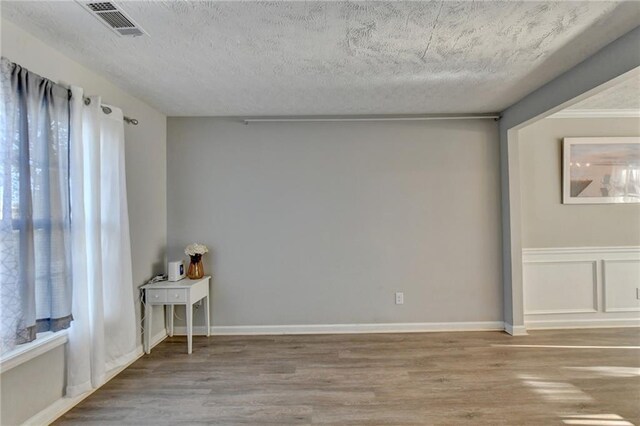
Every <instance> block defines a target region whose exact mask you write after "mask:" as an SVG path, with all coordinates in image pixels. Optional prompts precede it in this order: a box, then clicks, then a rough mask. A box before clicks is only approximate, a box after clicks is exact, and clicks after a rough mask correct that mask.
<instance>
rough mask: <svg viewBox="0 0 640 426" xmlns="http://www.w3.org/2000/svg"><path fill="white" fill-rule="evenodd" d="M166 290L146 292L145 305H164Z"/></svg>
mask: <svg viewBox="0 0 640 426" xmlns="http://www.w3.org/2000/svg"><path fill="white" fill-rule="evenodd" d="M166 301H167V290H159V289H153V290H151V289H149V290H147V303H166Z"/></svg>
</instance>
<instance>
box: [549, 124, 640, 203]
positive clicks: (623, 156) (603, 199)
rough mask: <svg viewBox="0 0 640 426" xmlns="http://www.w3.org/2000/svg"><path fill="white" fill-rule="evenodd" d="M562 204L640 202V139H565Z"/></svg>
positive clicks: (563, 143) (563, 146)
mask: <svg viewBox="0 0 640 426" xmlns="http://www.w3.org/2000/svg"><path fill="white" fill-rule="evenodd" d="M562 203H563V204H620V203H640V137H635V136H634V137H580V138H564V139H563V142H562Z"/></svg>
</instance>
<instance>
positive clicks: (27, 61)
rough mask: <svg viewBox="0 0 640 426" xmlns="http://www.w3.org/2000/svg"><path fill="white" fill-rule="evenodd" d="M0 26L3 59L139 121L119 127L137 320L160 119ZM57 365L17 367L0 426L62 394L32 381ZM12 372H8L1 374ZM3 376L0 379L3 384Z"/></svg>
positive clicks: (162, 226)
mask: <svg viewBox="0 0 640 426" xmlns="http://www.w3.org/2000/svg"><path fill="white" fill-rule="evenodd" d="M1 27H2V55H3V56H6V57H8V58H9V59H10V60H12V61H14V62H16V63H19V64H20V65H22V66H24V67H26V68H28V69H30V70H31V71H33V72H35V73H37V74H40V75H42V76H44V77H47V78H50V79H52V80H54V81H64V82H67V83H69V84H74V85H78V86H81V87H83V88H84V89H85V93H87V94H89V95H93V94H96V95H101V96H102V99H103V102H105V103H108V104H112V105H115V106H118V107H120V108H122V109H123V110H124V112H125V114H126V115H128V116H131V117H135V118H137V119H138V120H139V121H140V124H139V125H138V126H130V125H126V124H125V140H126V153H125V155H126V172H127V192H128V203H129V221H130V232H131V252H132V258H133V285H134V288H132V289H131V297H132V298H134V299H135V300H136V316H137V318H138V320H140V303H138V302H137V300H138V291H137V289H136V288H137V287H138V286H140V285H142V284H143V283H144V282H145V281H146V280H147V279H148V278H149V277H151V276H152V275H153V274H154V273H161V272H163V271H164V269H165V266H164V265H165V260H164V259H165V245H166V229H167V220H166V208H167V198H166V167H165V164H166V117H165V116H164V115H163V114H161V113H159V112H158V111H156V110H155V109H153V108H151V107H149V106H148V105H147V104H145V103H143V102H142V101H140V100H138V99H136V98H134V97H132V96H130V95H128V94H127V93H126V92H124V91H122V90H120V89H119V88H118V87H116V86H114V85H113V84H112V83H110V82H109V81H107V80H105V79H104V78H102V77H100V76H99V74H96V73H94V72H93V71H91V70H88V69H87V68H85V67H83V66H81V65H79V64H78V63H77V62H74V61H72V60H71V59H69V58H67V57H66V56H63V55H62V54H60V53H59V52H57V51H56V50H54V49H52V48H51V47H49V46H47V45H46V44H45V43H43V42H42V41H40V40H38V39H36V38H35V37H33V36H31V35H30V34H28V33H26V32H25V31H23V30H21V29H20V28H18V27H16V26H15V25H13V24H12V23H10V22H8V21H4V20H3V21H2V26H1ZM160 312H161V311H158V313H160ZM156 320H157V321H154V327H153V332H154V334H155V333H157V332H160V331H161V330H162V329H164V323H163V318H162V315H156ZM138 323H140V321H138ZM43 360H44V361H43ZM63 361H64V357H61V356H60V355H59V354H58V353H57V352H56V351H50V352H47V353H46V354H43V355H41V356H40V357H38V358H36V359H34V360H32V361H30V362H28V363H26V364H23V365H21V366H20V367H19V371H21V372H22V373H23V376H22V380H16V381H14V383H13V386H12V388H11V392H10V394H11V396H10V395H9V393H7V392H3V393H2V397H1V400H0V403H1V404H2V407H3V410H2V418H1V419H0V422H1V424H3V425H4V424H15V423H14V422H8V421H7V422H5V415H6V416H13V417H11V418H18V417H20V419H21V421H22V420H26V419H27V418H28V417H31V416H32V415H34V414H36V413H37V412H38V411H40V409H41V408H43V407H46V406H48V405H49V404H50V403H52V402H54V401H55V399H57V397H59V396H60V390H61V389H64V381H61V380H62V379H64V374H63V375H59V374H55V375H51V376H47V377H49V379H50V380H42V381H41V380H33V377H37V375H38V374H39V372H40V371H41V369H40V368H38V367H37V365H40V364H39V363H42V364H43V365H49V368H50V369H51V370H52V371H57V370H59V369H60V368H62V369H64V362H63ZM32 365H33V368H32V367H31V366H32ZM16 371H18V370H16ZM12 373H13V370H12V371H9V372H8V373H6V374H12ZM6 374H3V375H2V377H1V380H2V382H3V384H4V381H5V375H6ZM3 387H4V386H3ZM39 388H44V389H39ZM49 390H51V392H49ZM20 396H21V397H20ZM12 398H13V399H12ZM10 401H16V402H15V403H11V402H10ZM22 404H23V405H22ZM7 407H10V408H9V409H7ZM16 413H17V414H16Z"/></svg>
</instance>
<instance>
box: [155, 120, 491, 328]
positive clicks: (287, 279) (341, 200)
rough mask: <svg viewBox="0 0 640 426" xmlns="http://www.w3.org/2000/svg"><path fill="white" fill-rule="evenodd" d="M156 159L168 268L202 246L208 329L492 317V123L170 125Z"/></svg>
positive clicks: (175, 122)
mask: <svg viewBox="0 0 640 426" xmlns="http://www.w3.org/2000/svg"><path fill="white" fill-rule="evenodd" d="M167 164H168V188H167V194H168V199H169V200H170V202H169V204H168V230H169V235H168V238H169V243H168V246H169V254H170V258H172V259H173V258H182V257H184V255H183V254H182V250H183V248H184V246H185V245H187V244H188V243H191V242H194V241H199V242H202V243H204V244H207V245H208V246H209V247H210V248H211V249H212V254H211V255H207V256H205V258H204V262H205V271H207V272H211V273H212V274H213V276H214V280H213V297H212V312H213V325H214V326H215V325H218V326H221V325H224V326H228V325H290V324H339V323H344V324H347V323H348V324H354V323H393V322H448V321H452V322H453V321H495V320H498V321H500V320H501V319H502V312H501V311H502V301H501V291H502V290H501V275H500V204H499V203H500V197H499V186H500V184H499V164H498V135H497V124H496V123H495V122H494V121H492V120H484V121H481V120H476V121H439V122H435V121H433V122H397V123H389V122H386V123H382V122H378V123H371V122H369V123H261V124H250V125H244V124H242V122H240V121H238V120H236V121H234V120H230V119H212V118H169V119H168V130H167ZM395 291H404V294H405V304H404V305H402V306H398V305H395V304H394V292H395ZM198 314H201V312H198ZM180 315H181V316H182V314H180ZM196 323H200V324H202V318H197V322H196Z"/></svg>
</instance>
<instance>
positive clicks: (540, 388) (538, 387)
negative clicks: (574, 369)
mask: <svg viewBox="0 0 640 426" xmlns="http://www.w3.org/2000/svg"><path fill="white" fill-rule="evenodd" d="M528 377H530V376H522V375H521V376H520V379H521V380H522V382H523V383H524V384H525V385H527V386H529V387H531V388H533V391H534V392H535V393H537V394H539V395H542V396H543V398H545V399H546V400H547V401H552V402H590V401H593V398H591V397H590V396H589V395H587V394H586V393H584V392H583V391H581V390H580V389H578V388H577V387H576V386H574V385H572V384H571V383H566V382H549V381H543V380H539V379H537V380H535V379H534V380H531V379H529V378H528Z"/></svg>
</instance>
